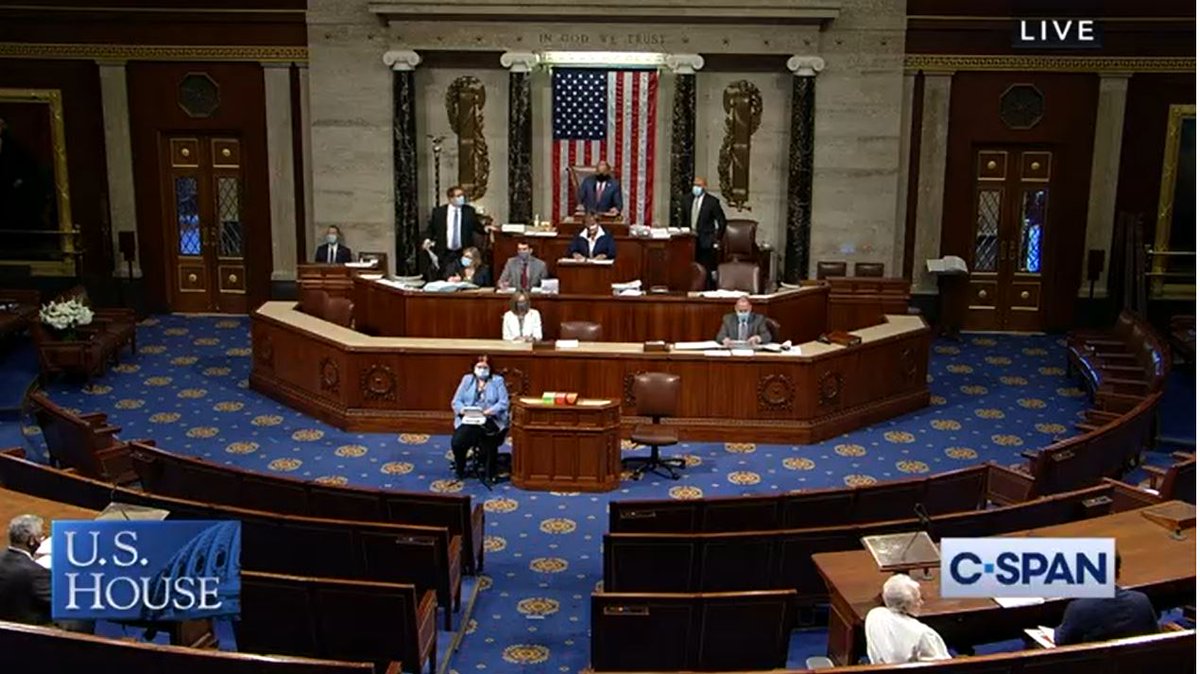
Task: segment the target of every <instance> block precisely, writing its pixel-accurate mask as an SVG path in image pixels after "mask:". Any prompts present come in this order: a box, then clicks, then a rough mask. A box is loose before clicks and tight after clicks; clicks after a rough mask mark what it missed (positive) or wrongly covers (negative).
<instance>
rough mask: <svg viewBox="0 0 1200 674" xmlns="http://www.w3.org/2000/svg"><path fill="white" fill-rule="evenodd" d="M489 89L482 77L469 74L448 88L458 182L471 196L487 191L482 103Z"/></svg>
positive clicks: (488, 168) (476, 197)
mask: <svg viewBox="0 0 1200 674" xmlns="http://www.w3.org/2000/svg"><path fill="white" fill-rule="evenodd" d="M485 102H487V92H486V91H485V90H484V87H483V82H480V81H479V78H477V77H472V76H470V75H466V76H463V77H460V78H458V79H456V80H454V82H452V83H451V84H450V88H449V89H447V90H446V116H447V118H448V119H449V122H450V129H451V130H453V131H454V133H455V134H456V135H457V136H458V184H459V185H461V186H462V188H463V191H464V192H466V193H467V198H468V199H471V200H475V199H479V198H480V197H482V196H483V195H484V194H487V182H488V173H489V172H490V170H491V166H490V165H489V164H488V147H487V141H485V140H484V138H483V104H484V103H485Z"/></svg>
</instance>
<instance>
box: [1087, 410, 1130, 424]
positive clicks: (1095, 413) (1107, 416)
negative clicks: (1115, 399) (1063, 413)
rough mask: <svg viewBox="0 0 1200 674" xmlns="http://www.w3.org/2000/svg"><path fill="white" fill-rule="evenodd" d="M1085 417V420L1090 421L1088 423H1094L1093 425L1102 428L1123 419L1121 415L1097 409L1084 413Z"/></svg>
mask: <svg viewBox="0 0 1200 674" xmlns="http://www.w3.org/2000/svg"><path fill="white" fill-rule="evenodd" d="M1083 416H1084V418H1085V419H1087V420H1088V422H1090V423H1093V424H1098V425H1100V426H1103V425H1105V424H1108V423H1111V422H1113V421H1116V420H1117V419H1120V418H1121V415H1120V414H1116V413H1114V412H1105V411H1104V410H1096V409H1092V410H1086V411H1084V413H1083Z"/></svg>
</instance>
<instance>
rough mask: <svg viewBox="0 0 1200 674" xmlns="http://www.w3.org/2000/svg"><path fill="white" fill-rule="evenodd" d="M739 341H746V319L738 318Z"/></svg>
mask: <svg viewBox="0 0 1200 674" xmlns="http://www.w3.org/2000/svg"><path fill="white" fill-rule="evenodd" d="M738 341H739V342H744V341H746V321H745V320H744V319H738Z"/></svg>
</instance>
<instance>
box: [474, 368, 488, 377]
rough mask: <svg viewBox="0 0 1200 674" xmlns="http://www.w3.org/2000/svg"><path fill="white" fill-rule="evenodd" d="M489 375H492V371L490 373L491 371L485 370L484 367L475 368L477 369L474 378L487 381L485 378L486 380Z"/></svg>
mask: <svg viewBox="0 0 1200 674" xmlns="http://www.w3.org/2000/svg"><path fill="white" fill-rule="evenodd" d="M491 374H492V371H491V370H489V369H488V368H486V367H477V368H475V376H476V377H478V378H480V379H487V378H488V376H489V375H491Z"/></svg>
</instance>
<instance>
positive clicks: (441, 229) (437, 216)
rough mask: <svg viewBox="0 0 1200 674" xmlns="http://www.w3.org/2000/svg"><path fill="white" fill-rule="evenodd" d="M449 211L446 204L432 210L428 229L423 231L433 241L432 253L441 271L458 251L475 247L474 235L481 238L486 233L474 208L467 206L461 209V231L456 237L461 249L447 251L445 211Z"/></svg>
mask: <svg viewBox="0 0 1200 674" xmlns="http://www.w3.org/2000/svg"><path fill="white" fill-rule="evenodd" d="M449 209H450V206H449V205H447V204H442V205H441V206H438V207H437V208H435V209H433V214H432V215H430V216H429V227H428V228H427V229H426V231H425V238H427V239H429V240H430V241H433V252H434V254H435V255H437V258H438V260H440V261H441V264H442V269H443V270H444V269H445V268H446V267H448V266H450V263H451V262H453V261H454V258H456V257H457V256H458V254H459V251H461V250H462V249H463V248H469V247H471V246H474V245H475V236H476V235H478V236H483V235H484V234H485V233H486V232H484V230H483V222H482V221H480V219H479V216H478V215H476V214H475V208H474V207H473V206H471V205H470V204H467V205H465V206H463V207H462V222H461V224H460V227H461V230H460V231H459V236H458V242H459V245H460V246H461V247H460V248H459V249H458V250H453V251H452V250H448V249H447V248H446V211H448V210H449Z"/></svg>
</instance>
